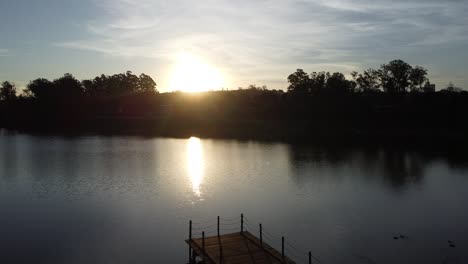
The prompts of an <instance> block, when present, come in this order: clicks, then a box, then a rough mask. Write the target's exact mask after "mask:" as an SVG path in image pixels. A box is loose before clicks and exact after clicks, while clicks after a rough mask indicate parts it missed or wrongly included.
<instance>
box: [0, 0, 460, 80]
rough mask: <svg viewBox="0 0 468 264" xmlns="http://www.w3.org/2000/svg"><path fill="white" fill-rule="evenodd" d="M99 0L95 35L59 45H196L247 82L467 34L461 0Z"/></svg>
mask: <svg viewBox="0 0 468 264" xmlns="http://www.w3.org/2000/svg"><path fill="white" fill-rule="evenodd" d="M94 4H95V6H96V7H97V8H99V9H100V10H102V15H101V16H99V18H96V19H94V20H90V21H86V23H84V29H85V30H86V32H88V36H89V37H88V38H87V39H75V40H68V41H66V42H60V43H57V44H56V45H57V46H61V47H65V48H73V49H81V50H91V51H94V52H99V53H103V54H106V55H110V56H122V57H143V58H155V59H163V60H170V58H171V57H172V56H173V54H175V53H177V52H179V51H182V50H183V51H190V52H193V53H195V54H197V55H199V56H203V57H204V58H207V60H209V61H211V62H212V63H214V64H216V65H218V66H219V67H221V68H222V69H223V70H224V71H226V72H229V74H230V75H232V76H233V79H243V80H246V79H249V78H254V77H255V78H258V79H268V78H270V79H271V80H272V82H273V80H277V78H278V75H281V76H285V75H286V74H287V73H288V72H291V71H293V70H295V69H296V68H298V67H304V68H305V69H307V70H308V71H309V70H322V69H323V70H330V71H333V70H341V71H351V70H358V69H362V68H367V67H369V66H370V65H369V64H375V62H376V61H379V62H380V63H383V62H385V61H382V59H387V58H388V57H392V56H396V55H399V54H403V55H404V54H412V53H416V52H418V51H419V50H421V49H435V48H436V47H437V46H440V45H448V44H451V43H460V42H461V43H463V42H466V41H467V36H468V27H467V25H468V18H467V16H465V14H466V12H467V11H468V7H467V5H466V3H465V1H457V0H452V1H449V0H447V1H440V0H437V1H436V0H395V1H392V2H390V1H387V0H373V1H371V0H353V1H351V0H310V1H305V0H259V1H249V0H238V1H229V0H205V1H183V0H173V1H162V0H161V1H154V0H94ZM0 54H1V52H0ZM235 85H242V84H233V86H235Z"/></svg>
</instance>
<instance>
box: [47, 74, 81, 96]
mask: <svg viewBox="0 0 468 264" xmlns="http://www.w3.org/2000/svg"><path fill="white" fill-rule="evenodd" d="M53 85H54V86H55V87H54V90H55V91H56V92H57V94H58V95H59V96H60V97H62V98H63V97H69V98H72V97H77V96H81V95H82V94H83V87H82V86H81V82H80V81H78V80H77V79H76V78H75V77H73V75H72V74H70V73H65V74H64V75H63V76H62V77H60V78H58V79H55V80H54V82H53Z"/></svg>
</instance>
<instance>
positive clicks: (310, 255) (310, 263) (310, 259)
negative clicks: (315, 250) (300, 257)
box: [309, 251, 312, 264]
mask: <svg viewBox="0 0 468 264" xmlns="http://www.w3.org/2000/svg"><path fill="white" fill-rule="evenodd" d="M309 264H312V252H310V251H309Z"/></svg>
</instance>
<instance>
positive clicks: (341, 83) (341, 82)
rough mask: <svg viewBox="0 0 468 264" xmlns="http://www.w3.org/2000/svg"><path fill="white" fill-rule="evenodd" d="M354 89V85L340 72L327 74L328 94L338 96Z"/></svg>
mask: <svg viewBox="0 0 468 264" xmlns="http://www.w3.org/2000/svg"><path fill="white" fill-rule="evenodd" d="M353 88H354V85H353V83H351V82H350V81H348V80H346V77H345V76H344V75H343V74H342V73H340V72H334V73H333V74H330V73H329V72H327V83H326V89H327V91H328V92H332V93H336V94H344V93H349V92H352V91H353Z"/></svg>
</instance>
